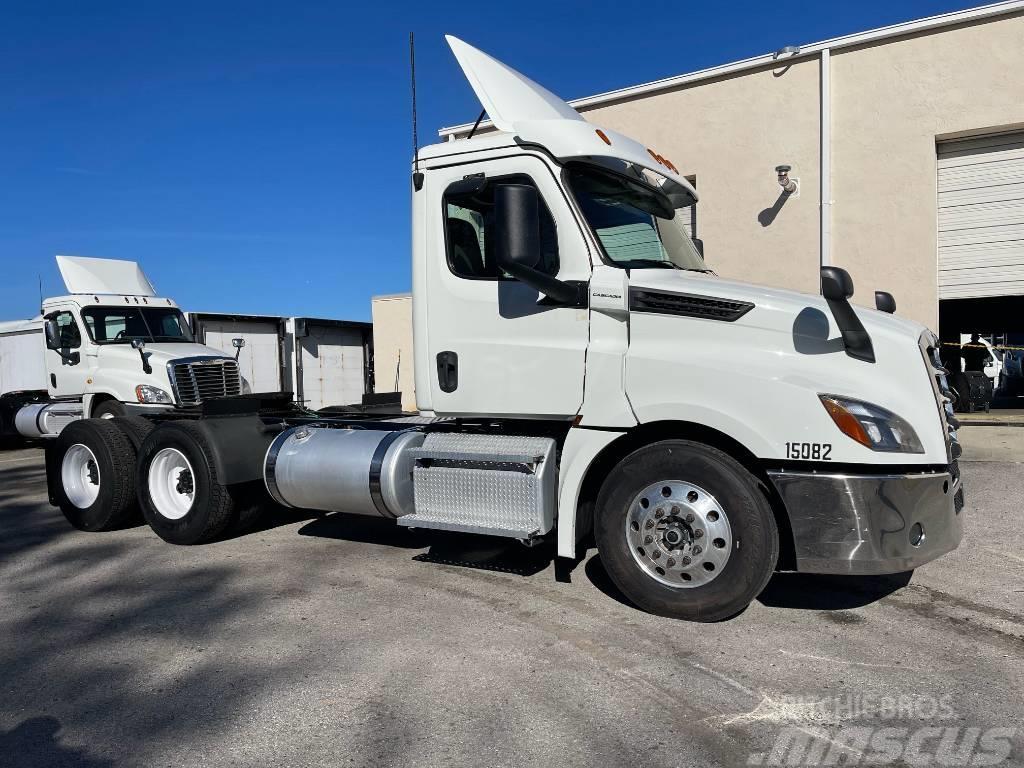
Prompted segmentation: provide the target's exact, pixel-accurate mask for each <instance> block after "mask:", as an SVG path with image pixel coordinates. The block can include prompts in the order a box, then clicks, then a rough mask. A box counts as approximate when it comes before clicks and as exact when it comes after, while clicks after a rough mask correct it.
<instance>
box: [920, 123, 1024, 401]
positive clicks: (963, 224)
mask: <svg viewBox="0 0 1024 768" xmlns="http://www.w3.org/2000/svg"><path fill="white" fill-rule="evenodd" d="M936 149H937V160H938V162H937V167H938V179H937V181H938V251H939V253H938V256H939V271H938V283H939V336H940V337H941V339H942V342H943V360H944V362H945V364H946V367H947V368H949V369H950V370H951V371H960V370H962V368H963V363H964V358H963V350H962V349H961V344H962V343H963V342H965V341H967V340H969V339H970V336H971V334H974V333H977V334H979V335H980V336H981V337H982V338H983V339H984V340H985V341H986V342H987V344H988V345H990V346H991V347H992V354H991V355H990V356H989V359H988V360H987V361H986V362H987V365H986V366H985V370H984V373H985V374H986V375H988V376H989V377H990V378H992V379H993V380H994V382H993V383H994V384H995V388H996V399H995V400H994V402H993V406H995V407H999V406H1003V407H1021V405H1022V404H1024V403H1022V401H1021V400H1019V396H1020V395H1024V375H1022V371H1021V358H1022V356H1024V349H1022V348H1024V133H1021V132H1014V133H1000V134H995V135H991V136H981V137H973V138H969V139H961V140H958V141H948V142H942V143H940V144H938V146H937V148H936Z"/></svg>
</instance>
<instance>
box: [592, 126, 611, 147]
mask: <svg viewBox="0 0 1024 768" xmlns="http://www.w3.org/2000/svg"><path fill="white" fill-rule="evenodd" d="M594 133H596V134H597V136H598V138H599V139H601V141H603V142H604V143H605V144H607V145H608V146H609V147H610V146H611V145H612V140H611V139H609V138H608V137H607V136H606V135H605V132H604V131H602V130H601V129H600V128H598V129H597V130H595V131H594Z"/></svg>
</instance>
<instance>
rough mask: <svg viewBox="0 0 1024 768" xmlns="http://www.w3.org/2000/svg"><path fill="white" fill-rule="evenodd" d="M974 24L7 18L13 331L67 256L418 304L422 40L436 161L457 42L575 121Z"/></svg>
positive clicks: (934, 6) (379, 15)
mask: <svg viewBox="0 0 1024 768" xmlns="http://www.w3.org/2000/svg"><path fill="white" fill-rule="evenodd" d="M965 7H969V4H967V3H962V2H960V3H958V2H951V1H949V0H945V1H943V0H904V1H902V2H893V0H863V1H862V2H857V3H822V2H796V1H794V0H776V2H773V3H763V2H731V3H710V2H709V3H697V2H692V1H691V2H653V1H652V2H647V3H643V4H639V5H638V4H628V3H625V4H623V3H608V2H579V3H558V2H551V0H548V2H543V3H540V2H532V0H523V1H522V2H518V3H515V4H513V5H509V4H507V3H430V4H427V3H422V2H418V3H405V2H398V3H386V2H383V3H361V4H358V7H357V6H356V5H355V4H351V5H350V4H348V3H343V2H297V3H284V2H276V3H269V2H259V1H258V0H249V2H214V1H212V0H207V1H206V2H187V1H183V0H177V1H175V2H171V0H166V1H165V2H159V3H158V2H147V1H145V0H137V1H135V2H127V0H124V1H123V2H120V3H117V2H100V1H97V2H89V3H85V2H80V1H78V0H75V1H72V2H56V1H54V2H46V3H30V2H11V1H10V0H0V29H3V35H2V42H0V99H2V101H0V320H10V319H16V318H21V317H28V316H31V315H32V314H34V313H35V311H36V310H37V308H38V285H37V280H38V277H39V276H41V277H42V281H43V291H44V294H45V295H53V294H56V293H61V292H62V291H63V284H62V282H61V280H60V277H59V275H58V273H57V270H56V267H55V264H54V260H53V256H54V255H55V254H57V253H64V254H76V255H88V256H104V257H108V258H125V259H135V260H138V261H139V262H141V263H142V265H143V268H144V269H145V270H146V272H147V273H148V274H149V276H150V278H151V279H152V280H153V281H154V283H156V285H157V288H158V290H159V291H160V292H161V293H163V294H165V295H169V296H172V297H174V298H175V299H177V301H178V302H179V303H180V304H181V305H182V306H183V307H184V308H186V309H189V310H204V311H230V312H244V313H260V314H276V315H305V316H310V317H335V318H345V319H356V320H361V319H369V313H370V297H371V296H372V295H375V294H381V293H395V292H399V291H405V290H409V288H410V280H411V278H410V266H409V247H408V242H409V222H408V209H409V193H408V189H409V182H408V174H409V163H410V159H411V138H410V132H411V130H410V119H409V108H410V107H409V72H408V51H407V45H408V33H409V31H410V30H411V31H414V32H415V33H416V38H417V80H418V90H419V112H420V137H421V143H431V142H432V141H434V140H435V139H436V136H437V134H436V131H437V129H438V128H439V127H441V126H444V125H452V124H457V123H461V122H467V121H471V120H473V119H474V118H475V117H476V114H477V112H478V110H479V106H478V104H477V102H476V99H475V97H474V96H473V93H472V91H471V90H470V88H469V86H468V85H467V84H466V82H465V80H464V79H463V78H462V76H461V73H460V72H459V69H458V66H457V64H456V63H455V60H454V58H453V57H452V56H451V53H450V52H449V50H448V48H447V46H446V45H445V43H444V40H443V37H442V36H443V35H444V34H445V33H452V34H455V35H457V36H459V37H462V38H463V39H465V40H466V41H467V42H470V43H473V44H474V45H477V46H478V47H480V48H482V49H483V50H485V51H487V52H489V53H491V54H492V55H494V56H496V57H498V58H499V59H502V60H504V61H506V62H507V63H509V64H511V65H512V66H514V67H516V68H517V69H520V70H522V71H523V72H525V73H526V74H528V75H529V76H531V77H533V78H534V79H535V80H538V81H539V82H541V83H543V84H544V85H546V86H547V87H548V88H550V89H551V90H553V91H554V92H555V93H558V94H559V95H561V96H563V97H565V98H574V97H579V96H585V95H589V94H592V93H598V92H601V91H606V90H610V89H612V88H618V87H623V86H628V85H633V84H636V83H640V82H644V81H648V80H654V79H657V78H661V77H666V76H670V75H675V74H680V73H683V72H689V71H692V70H695V69H701V68H703V67H707V66H712V65H715V64H721V63H725V62H729V61H733V60H736V59H741V58H746V57H748V56H752V55H757V54H761V53H766V52H770V51H773V50H776V49H778V48H780V47H782V46H783V45H787V44H801V43H810V42H815V41H817V40H821V39H825V38H828V37H833V36H836V35H842V34H847V33H851V32H857V31H861V30H864V29H869V28H873V27H877V26H883V25H886V24H892V23H895V22H899V21H906V20H909V19H914V18H919V17H922V16H929V15H933V14H936V13H943V12H947V11H952V10H957V9H960V8H965Z"/></svg>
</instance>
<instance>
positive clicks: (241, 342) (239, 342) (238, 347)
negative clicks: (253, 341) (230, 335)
mask: <svg viewBox="0 0 1024 768" xmlns="http://www.w3.org/2000/svg"><path fill="white" fill-rule="evenodd" d="M231 346H232V347H234V348H235V361H236V362H237V360H238V356H239V355H240V354H242V347H244V346H245V339H232V340H231Z"/></svg>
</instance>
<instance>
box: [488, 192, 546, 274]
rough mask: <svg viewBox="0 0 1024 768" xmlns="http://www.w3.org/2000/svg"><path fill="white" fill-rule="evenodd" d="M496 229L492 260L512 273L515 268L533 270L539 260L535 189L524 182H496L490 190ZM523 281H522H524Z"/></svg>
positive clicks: (537, 214) (538, 210) (538, 215)
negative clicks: (492, 192) (497, 183)
mask: <svg viewBox="0 0 1024 768" xmlns="http://www.w3.org/2000/svg"><path fill="white" fill-rule="evenodd" d="M494 215H495V222H496V224H497V229H498V240H497V243H496V247H495V259H496V260H497V262H498V266H499V267H501V268H502V269H504V270H505V271H506V272H508V273H509V274H510V275H514V274H515V268H517V267H529V268H530V269H535V268H536V267H537V264H538V263H539V262H540V202H539V200H538V199H537V190H536V189H534V188H533V187H531V186H528V185H526V184H500V185H498V186H496V187H495V189H494ZM524 282H525V281H524Z"/></svg>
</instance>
